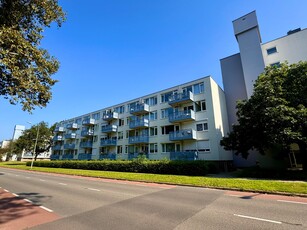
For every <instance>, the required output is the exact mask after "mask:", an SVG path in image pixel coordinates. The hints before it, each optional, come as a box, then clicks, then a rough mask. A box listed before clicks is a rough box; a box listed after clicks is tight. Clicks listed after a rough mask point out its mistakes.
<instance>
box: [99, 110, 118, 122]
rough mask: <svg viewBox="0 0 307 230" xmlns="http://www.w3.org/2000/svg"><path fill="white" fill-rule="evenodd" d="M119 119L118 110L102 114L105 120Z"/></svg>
mask: <svg viewBox="0 0 307 230" xmlns="http://www.w3.org/2000/svg"><path fill="white" fill-rule="evenodd" d="M116 119H118V113H117V112H108V113H104V114H103V115H102V120H104V121H112V120H116Z"/></svg>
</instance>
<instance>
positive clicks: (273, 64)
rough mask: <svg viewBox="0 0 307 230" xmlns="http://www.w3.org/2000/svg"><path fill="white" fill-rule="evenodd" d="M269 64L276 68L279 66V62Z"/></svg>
mask: <svg viewBox="0 0 307 230" xmlns="http://www.w3.org/2000/svg"><path fill="white" fill-rule="evenodd" d="M270 66H272V67H276V68H278V67H280V62H275V63H272V64H270Z"/></svg>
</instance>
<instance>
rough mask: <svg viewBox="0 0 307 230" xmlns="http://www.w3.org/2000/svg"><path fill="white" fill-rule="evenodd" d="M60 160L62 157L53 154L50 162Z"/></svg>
mask: <svg viewBox="0 0 307 230" xmlns="http://www.w3.org/2000/svg"><path fill="white" fill-rule="evenodd" d="M58 159H60V155H58V154H51V156H50V160H58Z"/></svg>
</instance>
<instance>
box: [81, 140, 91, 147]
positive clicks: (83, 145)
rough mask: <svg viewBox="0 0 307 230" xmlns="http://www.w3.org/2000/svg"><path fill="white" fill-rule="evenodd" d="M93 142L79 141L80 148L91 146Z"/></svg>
mask: <svg viewBox="0 0 307 230" xmlns="http://www.w3.org/2000/svg"><path fill="white" fill-rule="evenodd" d="M92 147H93V142H92V141H86V142H81V143H80V148H92Z"/></svg>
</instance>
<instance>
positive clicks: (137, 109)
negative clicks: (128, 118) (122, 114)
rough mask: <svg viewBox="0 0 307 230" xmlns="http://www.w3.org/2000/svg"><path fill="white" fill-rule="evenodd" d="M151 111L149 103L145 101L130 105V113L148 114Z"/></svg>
mask: <svg viewBox="0 0 307 230" xmlns="http://www.w3.org/2000/svg"><path fill="white" fill-rule="evenodd" d="M148 112H149V105H148V104H145V103H141V104H136V105H134V106H131V107H130V113H131V114H135V115H140V114H146V113H148Z"/></svg>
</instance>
